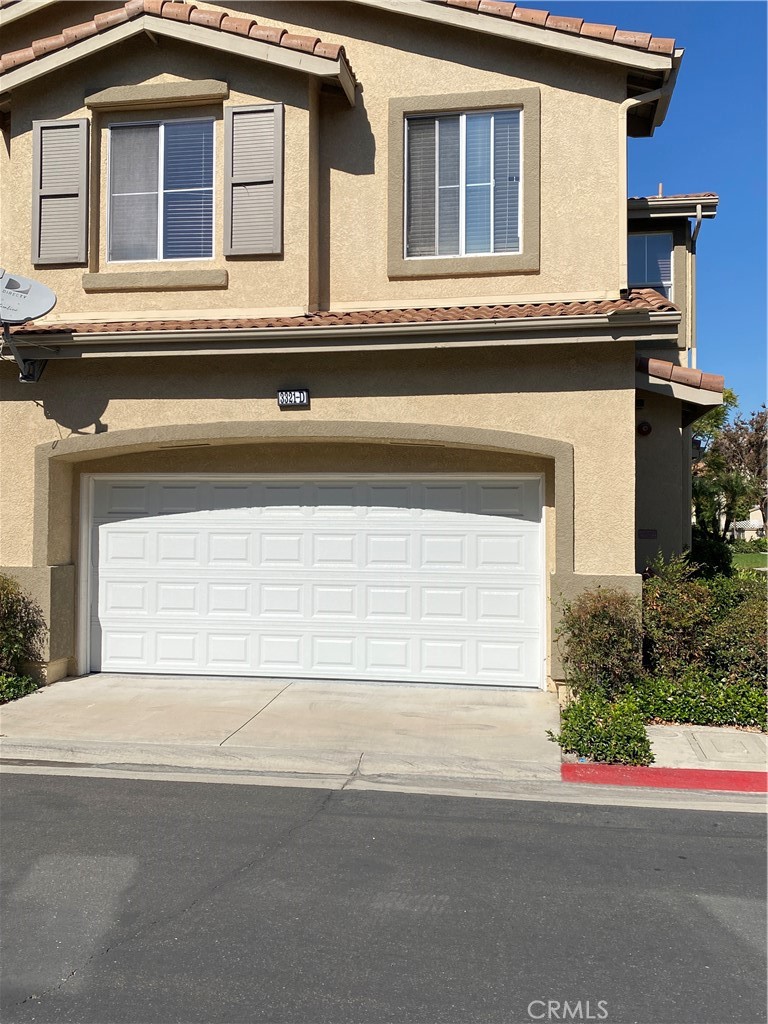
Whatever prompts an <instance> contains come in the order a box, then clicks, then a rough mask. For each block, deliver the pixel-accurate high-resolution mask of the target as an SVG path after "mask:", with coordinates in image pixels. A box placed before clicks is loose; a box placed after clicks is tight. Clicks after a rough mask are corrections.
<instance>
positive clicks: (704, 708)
mask: <svg viewBox="0 0 768 1024" xmlns="http://www.w3.org/2000/svg"><path fill="white" fill-rule="evenodd" d="M632 693H633V695H634V698H635V700H636V702H637V707H638V710H639V712H640V714H641V716H642V718H643V719H644V721H646V722H654V721H655V722H678V723H685V724H688V725H738V726H742V727H746V728H758V729H762V730H763V731H765V729H766V700H765V692H764V691H763V690H762V688H761V687H757V686H755V685H754V684H753V683H751V682H745V681H744V680H737V681H735V682H729V681H728V680H727V679H718V678H717V677H716V676H714V675H712V674H711V673H709V672H706V671H702V670H701V669H696V668H692V669H689V670H688V672H686V673H684V674H683V675H682V676H680V677H679V678H677V679H667V678H665V677H664V676H645V677H644V678H643V679H640V680H638V681H637V682H636V683H635V685H634V686H633V687H632Z"/></svg>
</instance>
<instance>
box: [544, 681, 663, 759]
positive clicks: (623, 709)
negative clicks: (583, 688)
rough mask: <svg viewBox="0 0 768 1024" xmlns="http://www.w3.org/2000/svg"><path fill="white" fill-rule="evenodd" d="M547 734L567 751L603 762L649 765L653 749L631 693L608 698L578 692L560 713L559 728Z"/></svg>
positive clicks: (594, 693)
mask: <svg viewBox="0 0 768 1024" xmlns="http://www.w3.org/2000/svg"><path fill="white" fill-rule="evenodd" d="M547 735H548V736H549V738H550V739H551V740H553V741H554V742H555V743H557V744H559V746H561V747H562V748H563V750H565V751H566V752H567V753H570V754H578V756H579V757H588V758H590V759H591V760H592V761H597V762H601V763H604V764H636V765H649V764H651V763H652V762H653V753H652V751H651V744H650V741H649V739H648V734H647V733H646V731H645V725H644V724H643V716H642V714H641V712H640V710H639V708H638V705H637V703H636V701H635V699H634V697H632V696H631V695H625V696H623V697H619V698H618V699H616V700H614V701H610V700H608V699H607V698H606V697H605V696H604V695H603V694H601V693H597V692H593V693H582V695H581V696H580V697H579V699H578V700H576V701H574V702H573V703H572V704H569V705H568V706H567V707H565V708H564V709H563V711H562V714H561V717H560V732H559V733H558V734H555V733H553V732H552V731H551V730H548V731H547Z"/></svg>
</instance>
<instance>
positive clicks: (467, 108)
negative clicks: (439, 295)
mask: <svg viewBox="0 0 768 1024" xmlns="http://www.w3.org/2000/svg"><path fill="white" fill-rule="evenodd" d="M509 108H518V109H520V110H521V111H522V116H521V127H520V132H521V145H522V154H521V175H520V176H521V189H520V242H521V251H520V252H519V253H490V254H478V255H469V256H467V255H463V256H462V255H456V256H406V255H405V244H406V237H405V218H406V182H407V178H406V152H407V147H406V123H405V122H406V118H408V117H412V116H420V115H421V116H429V115H435V116H439V115H441V114H466V113H482V112H486V111H487V112H493V111H495V110H505V109H509ZM540 120H541V93H540V90H539V89H538V88H525V89H508V90H507V89H505V90H494V91H491V92H474V93H457V94H451V95H444V96H415V97H407V98H396V99H391V100H390V101H389V167H388V178H389V180H388V223H387V273H388V276H389V277H390V278H412V277H422V278H429V277H460V276H477V277H482V276H486V275H487V276H492V275H495V274H514V273H522V274H525V273H528V274H530V273H538V272H539V267H540V219H541V216H540V134H541V127H540Z"/></svg>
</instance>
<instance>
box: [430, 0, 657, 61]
mask: <svg viewBox="0 0 768 1024" xmlns="http://www.w3.org/2000/svg"><path fill="white" fill-rule="evenodd" d="M427 2H429V3H433V4H435V5H438V6H443V7H457V8H460V9H461V10H463V11H472V12H473V13H477V14H487V15H489V16H490V17H492V18H507V19H509V20H510V21H519V22H523V23H525V24H527V25H538V26H539V27H540V28H544V29H549V30H550V31H552V32H566V33H568V34H569V35H577V36H582V37H584V38H585V39H599V40H601V41H602V42H605V43H613V44H615V45H616V46H628V47H630V48H631V49H633V50H646V51H647V52H648V53H663V54H668V55H669V56H671V55H672V54H673V53H674V52H675V40H674V39H669V38H666V37H663V36H653V35H651V34H650V33H649V32H634V31H629V30H627V29H622V28H617V27H616V26H615V25H604V24H601V23H597V22H590V21H584V19H583V18H571V17H564V16H563V15H560V14H550V13H549V11H540V10H537V9H534V8H530V7H520V6H518V5H517V4H515V3H511V2H510V3H500V2H498V0H427Z"/></svg>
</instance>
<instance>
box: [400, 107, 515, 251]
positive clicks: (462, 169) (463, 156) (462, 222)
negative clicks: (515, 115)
mask: <svg viewBox="0 0 768 1024" xmlns="http://www.w3.org/2000/svg"><path fill="white" fill-rule="evenodd" d="M506 110H519V111H520V113H521V115H522V113H523V108H522V107H521V106H520V105H507V106H505V107H493V108H489V109H487V110H485V109H481V110H461V111H448V112H446V111H443V110H429V111H424V112H423V113H421V112H419V113H418V114H406V115H405V117H404V118H403V196H404V197H405V196H406V195H407V191H408V122H409V121H410V120H412V119H414V118H419V117H424V118H435V119H437V118H439V117H442V116H443V115H445V114H446V113H448V114H452V115H453V116H456V117H458V118H459V185H458V189H459V248H460V249H464V248H465V246H466V230H467V227H466V217H465V214H466V201H467V200H466V190H467V188H476V187H477V185H468V184H467V181H466V173H467V117H468V116H471V115H472V114H491V115H493V114H498V113H503V112H504V111H506ZM523 121H524V118H523V117H522V116H521V117H520V189H519V196H520V198H519V200H518V211H517V237H518V238H519V239H520V248H519V250H518V251H517V252H503V253H502V252H472V253H468V252H457V253H436V254H435V255H430V256H409V255H408V253H407V251H406V250H407V247H408V236H407V232H408V204H407V202H406V201H405V198H404V199H403V253H402V255H403V259H404V260H435V259H440V260H456V259H470V258H471V259H477V258H478V257H480V258H483V257H488V256H520V255H522V253H523V252H524V245H523V228H524V224H523V220H524V218H523V204H524V202H525V194H524V188H525V183H524V181H523V178H524V175H523V167H524V165H525V140H524V138H523ZM439 140H440V125H439V122H438V123H437V130H436V133H435V167H436V170H437V175H436V178H435V188H436V189H437V193H436V195H435V244H437V242H438V229H439V223H440V221H439V217H440V213H439V207H440V204H439V190H440V188H441V186H440V184H439V169H440V164H439V156H438V152H439V145H440V141H439ZM490 145H491V159H490V182H489V183H488V184H490V204H491V206H490V239H491V243H493V234H494V230H493V229H494V213H493V193H494V183H493V160H494V134H493V131H491V137H490Z"/></svg>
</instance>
